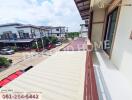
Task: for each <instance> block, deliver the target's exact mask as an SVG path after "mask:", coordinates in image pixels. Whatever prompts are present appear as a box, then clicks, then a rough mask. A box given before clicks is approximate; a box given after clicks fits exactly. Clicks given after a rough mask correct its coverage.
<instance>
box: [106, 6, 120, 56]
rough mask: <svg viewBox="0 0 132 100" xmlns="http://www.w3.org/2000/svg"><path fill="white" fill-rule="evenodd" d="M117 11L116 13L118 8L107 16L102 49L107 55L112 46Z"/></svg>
mask: <svg viewBox="0 0 132 100" xmlns="http://www.w3.org/2000/svg"><path fill="white" fill-rule="evenodd" d="M117 13H118V8H117V9H115V10H114V11H112V12H111V13H110V14H109V15H108V18H107V27H106V31H105V37H104V51H105V52H106V53H107V54H108V55H110V52H111V48H112V42H113V36H114V31H115V27H116V20H117Z"/></svg>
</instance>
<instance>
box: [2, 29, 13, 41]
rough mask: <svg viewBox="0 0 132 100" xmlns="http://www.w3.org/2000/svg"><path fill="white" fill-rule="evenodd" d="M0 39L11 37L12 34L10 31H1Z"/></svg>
mask: <svg viewBox="0 0 132 100" xmlns="http://www.w3.org/2000/svg"><path fill="white" fill-rule="evenodd" d="M1 39H13V34H12V32H11V31H7V32H3V34H2V35H1Z"/></svg>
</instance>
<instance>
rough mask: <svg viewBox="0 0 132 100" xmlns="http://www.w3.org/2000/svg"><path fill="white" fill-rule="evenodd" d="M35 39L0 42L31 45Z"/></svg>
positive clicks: (3, 41) (0, 41)
mask: <svg viewBox="0 0 132 100" xmlns="http://www.w3.org/2000/svg"><path fill="white" fill-rule="evenodd" d="M33 40H34V39H18V40H0V43H29V42H32V41H33Z"/></svg>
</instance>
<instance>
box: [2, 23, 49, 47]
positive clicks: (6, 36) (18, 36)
mask: <svg viewBox="0 0 132 100" xmlns="http://www.w3.org/2000/svg"><path fill="white" fill-rule="evenodd" d="M46 32H47V31H46V30H45V29H44V28H41V27H38V26H34V25H24V24H20V23H10V24H4V25H0V46H1V47H3V46H6V45H14V43H15V44H17V45H19V44H21V45H25V44H26V45H31V43H32V42H33V41H36V40H37V39H39V38H42V37H44V36H46Z"/></svg>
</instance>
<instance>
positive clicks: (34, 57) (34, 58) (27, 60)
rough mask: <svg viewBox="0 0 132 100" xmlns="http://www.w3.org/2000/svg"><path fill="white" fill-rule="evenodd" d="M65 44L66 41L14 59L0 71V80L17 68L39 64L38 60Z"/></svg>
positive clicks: (21, 68) (42, 59)
mask: <svg viewBox="0 0 132 100" xmlns="http://www.w3.org/2000/svg"><path fill="white" fill-rule="evenodd" d="M66 45H68V43H65V44H63V45H61V46H58V47H56V48H54V49H51V50H48V51H46V52H40V53H32V54H31V55H30V56H29V55H28V56H27V57H26V56H25V57H24V58H21V59H18V61H15V63H13V64H12V66H11V67H9V68H8V69H6V70H4V71H2V72H0V80H2V79H4V78H5V77H7V76H8V75H10V74H12V73H14V72H16V71H17V70H23V69H25V68H27V67H28V66H36V65H37V64H39V63H40V62H42V61H44V60H45V59H47V58H48V57H49V56H51V55H52V54H54V53H55V52H57V51H59V50H60V49H62V48H64V47H65V46H66ZM13 58H14V57H13ZM19 58H20V57H19Z"/></svg>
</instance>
